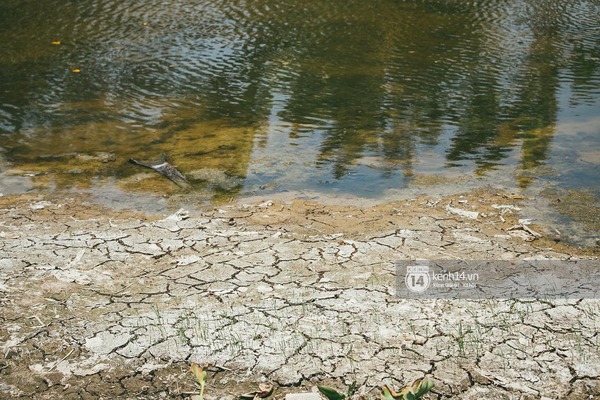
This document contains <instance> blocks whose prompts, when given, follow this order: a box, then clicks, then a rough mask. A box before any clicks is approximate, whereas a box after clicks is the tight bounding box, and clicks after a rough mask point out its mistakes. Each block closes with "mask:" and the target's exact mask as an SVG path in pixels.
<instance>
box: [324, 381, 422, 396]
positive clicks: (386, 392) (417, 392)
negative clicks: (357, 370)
mask: <svg viewBox="0 0 600 400" xmlns="http://www.w3.org/2000/svg"><path fill="white" fill-rule="evenodd" d="M433 386H434V384H433V381H432V380H431V379H429V378H424V379H417V380H416V381H415V382H414V383H413V384H412V385H410V386H406V387H404V388H402V389H401V390H400V392H398V393H396V392H395V391H394V390H393V389H392V388H390V387H389V386H388V385H383V387H382V388H381V400H418V399H420V398H422V397H423V396H425V395H426V394H427V393H428V392H429V391H430V390H431V389H432V388H433ZM317 387H318V389H319V391H320V392H321V394H322V395H324V396H325V397H326V398H327V400H342V399H346V398H348V399H349V398H351V397H352V396H353V395H354V393H356V382H354V383H353V384H352V385H351V386H350V387H349V388H348V391H347V392H346V394H344V393H340V392H338V391H337V390H335V389H333V388H330V387H327V386H317Z"/></svg>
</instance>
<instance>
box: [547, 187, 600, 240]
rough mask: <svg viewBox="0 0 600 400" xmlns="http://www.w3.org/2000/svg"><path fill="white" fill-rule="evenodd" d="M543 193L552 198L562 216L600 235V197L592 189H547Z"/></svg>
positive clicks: (551, 200)
mask: <svg viewBox="0 0 600 400" xmlns="http://www.w3.org/2000/svg"><path fill="white" fill-rule="evenodd" d="M541 195H542V196H544V197H545V198H547V199H549V200H550V203H551V205H552V207H553V208H554V209H556V211H558V212H559V213H560V214H561V215H562V216H564V217H566V218H568V219H570V220H572V221H575V222H577V223H578V224H581V225H582V226H583V227H584V229H585V230H586V231H587V232H589V233H592V234H595V235H600V197H599V196H598V194H597V193H594V192H592V191H591V190H580V189H569V190H561V189H545V190H543V191H542V192H541Z"/></svg>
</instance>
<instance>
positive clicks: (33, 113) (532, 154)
mask: <svg viewBox="0 0 600 400" xmlns="http://www.w3.org/2000/svg"><path fill="white" fill-rule="evenodd" d="M598 21H600V3H599V2H598V1H597V0H589V1H583V0H581V1H577V0H573V1H563V0H560V1H559V0H530V1H510V0H509V1H499V0H470V1H458V0H435V1H434V0H413V1H401V0H374V1H353V0H331V1H316V0H314V1H313V0H307V1H302V2H292V1H275V0H251V1H250V0H246V1H243V0H234V1H232V0H227V1H225V0H220V1H203V0H199V1H189V0H187V1H185V0H171V1H157V0H131V1H126V2H123V1H117V0H95V1H92V0H82V1H77V2H54V1H47V0H35V1H33V0H3V1H2V2H1V3H0V37H2V38H3V39H2V42H1V43H0V192H3V193H13V192H19V191H27V190H62V189H67V190H79V191H81V190H90V191H93V192H94V193H96V194H98V196H102V193H104V194H105V196H108V197H110V196H113V197H115V196H116V197H118V196H126V195H127V194H128V193H129V194H132V193H133V194H134V195H135V196H137V197H140V196H141V197H143V196H146V195H148V196H150V195H151V194H155V193H161V194H162V193H170V194H176V193H181V189H180V188H179V187H177V186H175V185H173V184H172V183H171V182H170V181H168V180H166V179H164V178H163V177H161V176H160V175H158V174H155V173H153V172H152V171H150V170H144V169H143V168H140V167H137V166H134V165H132V164H130V163H128V160H129V158H135V159H143V160H150V159H155V158H157V157H159V156H160V155H161V154H164V155H165V156H166V157H167V159H168V160H169V161H170V162H171V163H172V164H175V165H176V166H177V168H178V169H179V170H180V171H181V172H182V173H184V174H185V175H186V176H187V177H188V179H189V180H190V182H191V184H192V189H191V193H193V194H195V195H198V196H199V197H201V198H214V199H223V198H230V197H239V196H243V195H252V194H263V195H269V194H274V193H280V192H283V191H299V192H305V193H306V192H311V193H325V194H333V195H339V196H342V195H354V196H360V197H363V198H370V199H381V198H384V197H385V198H393V197H394V196H401V195H402V194H403V193H413V192H414V191H415V190H416V191H421V190H427V191H430V192H436V191H439V192H441V191H442V187H443V186H444V185H445V184H446V186H450V187H454V188H467V187H471V186H480V185H489V184H492V185H498V186H501V187H506V188H509V189H521V190H524V191H525V192H528V191H529V192H530V193H538V192H539V191H540V189H541V188H548V187H552V188H555V189H557V190H563V189H564V190H566V189H576V190H583V191H589V192H591V193H593V194H594V195H598V193H599V192H600V185H599V179H598V176H599V172H600V113H599V110H600V107H599V106H600V25H599V24H598ZM411 191H412V192H411ZM107 193H112V194H110V195H109V194H107ZM115 193H117V194H115ZM189 193H190V192H188V194H189ZM129 198H130V197H129ZM594 234H595V233H594Z"/></svg>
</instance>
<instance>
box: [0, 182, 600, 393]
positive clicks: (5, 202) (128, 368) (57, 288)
mask: <svg viewBox="0 0 600 400" xmlns="http://www.w3.org/2000/svg"><path fill="white" fill-rule="evenodd" d="M452 199H454V200H455V202H454V203H453V207H457V208H460V209H463V210H466V211H470V212H477V213H479V215H477V216H476V217H477V218H470V217H475V215H474V214H469V213H463V214H460V212H459V213H457V212H456V210H457V208H452V207H447V205H448V204H449V202H450V200H452ZM456 200H457V197H456V196H455V197H453V198H445V199H424V198H423V199H416V200H412V201H402V202H398V203H392V204H385V205H380V206H375V207H370V208H365V209H360V208H353V207H348V206H326V205H323V204H317V203H311V202H303V201H293V202H291V203H279V202H275V203H272V202H267V203H263V204H260V205H251V206H244V205H234V206H226V207H221V208H215V209H211V210H204V211H198V212H192V213H191V215H190V216H189V218H187V216H186V215H185V214H183V213H179V214H174V215H172V216H170V217H167V218H165V217H164V216H163V217H156V216H148V215H143V214H139V213H131V212H122V211H121V212H116V211H110V210H104V209H100V208H99V207H98V206H92V205H89V204H86V203H84V202H82V201H80V200H75V199H60V200H56V199H54V200H49V199H42V198H37V197H26V196H21V197H0V255H1V257H0V298H1V301H2V311H1V314H0V321H1V326H0V346H1V347H0V350H1V353H0V398H39V399H46V398H48V399H49V398H65V399H80V398H81V399H88V398H89V399H92V398H138V399H142V398H144V399H145V398H148V399H150V398H186V397H189V395H190V394H191V393H194V391H196V390H197V388H196V387H195V386H194V381H193V377H192V376H191V374H190V373H189V369H188V368H189V363H190V362H198V363H201V364H204V363H208V364H209V371H210V374H209V377H208V384H207V389H206V393H205V394H206V397H207V398H208V399H210V398H213V399H216V398H233V395H239V394H241V393H245V392H249V391H252V390H255V388H256V385H257V384H258V383H260V382H263V381H269V382H272V383H274V384H275V387H276V390H275V392H274V394H273V397H272V398H283V396H284V395H285V393H292V392H298V391H302V390H307V389H308V390H310V388H312V387H313V386H314V385H315V384H316V383H318V384H329V385H331V386H334V387H337V388H339V389H342V388H343V387H344V385H347V384H350V383H351V382H352V381H354V380H356V381H358V383H359V385H360V390H361V391H362V392H363V393H365V394H366V397H369V398H375V397H376V395H377V389H376V387H378V386H379V385H381V384H382V383H390V384H392V385H394V386H395V387H399V386H401V385H403V384H405V383H409V382H412V381H413V380H414V379H416V378H421V377H422V376H423V375H429V376H431V377H432V378H433V380H434V381H435V382H436V387H435V388H434V392H433V393H432V394H431V398H457V399H482V398H486V399H487V398H489V399H540V398H546V399H589V398H600V397H598V396H599V395H598V394H599V393H600V351H599V344H600V336H599V333H598V332H599V328H600V301H598V300H597V299H583V300H582V299H580V300H577V299H573V300H553V301H548V300H539V301H535V300H477V301H468V300H408V299H401V298H398V297H396V296H395V270H394V262H395V261H397V260H409V259H415V258H429V259H454V258H457V257H458V258H464V259H486V260H487V259H504V260H513V259H523V258H525V257H550V258H556V259H569V258H571V257H578V258H591V259H595V258H597V255H598V254H597V249H596V250H594V249H587V250H585V249H584V250H582V249H575V248H571V247H568V246H566V245H562V244H559V243H555V242H554V241H552V240H549V239H545V238H541V239H536V240H533V241H531V240H532V239H534V238H533V237H532V236H531V234H530V233H528V232H527V231H507V229H508V228H509V227H510V226H512V225H514V224H515V223H516V221H517V219H518V218H519V216H518V215H516V214H511V213H510V212H506V213H504V214H503V215H502V216H501V215H500V213H499V209H498V208H493V207H492V205H493V204H505V205H511V206H512V205H515V200H511V199H509V198H506V197H503V196H499V195H497V194H495V193H488V192H477V193H471V194H466V195H465V196H464V197H462V204H458V203H457V202H456ZM534 228H535V229H536V230H539V231H541V230H542V227H534Z"/></svg>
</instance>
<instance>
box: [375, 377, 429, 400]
mask: <svg viewBox="0 0 600 400" xmlns="http://www.w3.org/2000/svg"><path fill="white" fill-rule="evenodd" d="M433 386H434V384H433V381H432V380H431V379H429V378H424V379H417V380H416V381H414V382H413V384H412V385H410V386H406V387H404V388H402V389H401V390H400V392H399V393H396V392H394V390H393V389H391V388H390V387H389V386H388V385H383V387H382V388H381V400H417V399H420V398H421V397H423V396H425V395H426V394H427V392H429V391H430V390H431V389H432V388H433Z"/></svg>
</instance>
